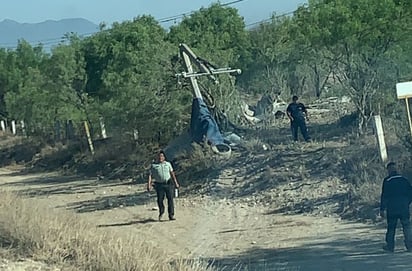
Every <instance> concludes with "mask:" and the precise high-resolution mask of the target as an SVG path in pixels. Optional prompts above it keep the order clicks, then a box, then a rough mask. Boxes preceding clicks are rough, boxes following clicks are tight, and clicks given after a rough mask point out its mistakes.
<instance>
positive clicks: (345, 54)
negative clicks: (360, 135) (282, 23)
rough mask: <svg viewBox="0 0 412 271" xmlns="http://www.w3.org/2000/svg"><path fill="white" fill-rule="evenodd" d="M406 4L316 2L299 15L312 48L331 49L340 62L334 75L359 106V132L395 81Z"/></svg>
mask: <svg viewBox="0 0 412 271" xmlns="http://www.w3.org/2000/svg"><path fill="white" fill-rule="evenodd" d="M408 6H410V5H408ZM406 7H407V6H406V1H395V0H385V1H373V0H333V1H332V0H315V1H309V6H308V7H306V8H301V9H300V10H298V12H297V13H296V16H295V20H296V24H297V29H299V30H300V33H301V35H303V36H304V37H305V40H306V41H307V43H308V46H310V47H311V48H315V49H319V50H327V56H328V57H329V58H330V60H331V61H332V63H337V68H336V70H335V71H334V72H335V76H336V77H337V78H338V79H339V81H340V82H341V84H342V85H343V86H344V88H345V89H346V91H347V92H346V93H344V94H347V95H349V96H350V97H351V98H352V100H353V101H354V103H355V105H356V107H357V110H358V113H359V131H360V132H362V131H363V129H364V128H365V126H366V125H367V123H368V121H369V119H370V118H371V116H372V115H373V114H374V113H375V112H376V111H377V103H376V100H377V99H378V98H379V96H380V95H382V92H385V91H388V90H389V89H392V86H393V84H394V79H395V77H394V74H393V72H392V71H394V70H395V69H394V65H393V64H394V63H393V61H392V60H391V59H390V58H389V53H390V51H391V50H392V49H393V48H394V47H395V46H396V44H397V42H398V41H399V39H400V38H401V37H402V35H404V34H405V31H403V30H404V29H405V26H406V25H407V24H408V21H409V19H408V16H410V15H408V14H410V9H409V11H407V10H405V8H406ZM323 52H325V51H323Z"/></svg>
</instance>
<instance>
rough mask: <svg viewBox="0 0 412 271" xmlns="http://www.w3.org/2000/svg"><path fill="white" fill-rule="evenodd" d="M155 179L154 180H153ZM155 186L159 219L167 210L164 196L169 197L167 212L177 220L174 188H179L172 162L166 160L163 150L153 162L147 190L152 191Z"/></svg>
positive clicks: (170, 217) (171, 217)
mask: <svg viewBox="0 0 412 271" xmlns="http://www.w3.org/2000/svg"><path fill="white" fill-rule="evenodd" d="M153 179H154V182H153ZM152 186H154V188H155V190H156V195H157V205H158V206H159V221H160V220H161V219H162V216H163V213H164V212H165V206H164V203H163V201H164V198H165V196H166V198H167V212H168V215H169V220H175V217H174V214H175V213H174V203H173V196H174V193H173V192H174V188H179V183H178V181H177V178H176V175H175V173H174V171H173V167H172V164H170V162H168V161H166V156H165V153H164V152H163V151H160V152H159V153H158V157H157V161H156V162H155V163H153V164H152V166H151V168H150V172H149V179H148V182H147V190H148V191H150V190H151V188H152Z"/></svg>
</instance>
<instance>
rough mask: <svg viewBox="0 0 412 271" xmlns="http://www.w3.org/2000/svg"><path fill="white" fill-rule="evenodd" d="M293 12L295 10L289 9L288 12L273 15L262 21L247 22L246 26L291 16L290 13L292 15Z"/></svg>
mask: <svg viewBox="0 0 412 271" xmlns="http://www.w3.org/2000/svg"><path fill="white" fill-rule="evenodd" d="M293 13H295V11H289V12H286V13H282V14H279V15H276V16H272V17H270V18H267V19H263V20H260V21H257V22H254V23H250V24H247V25H246V27H250V26H253V25H258V24H264V23H267V22H271V21H272V20H273V19H277V18H282V17H285V16H289V15H292V14H293Z"/></svg>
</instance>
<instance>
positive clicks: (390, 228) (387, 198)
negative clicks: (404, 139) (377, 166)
mask: <svg viewBox="0 0 412 271" xmlns="http://www.w3.org/2000/svg"><path fill="white" fill-rule="evenodd" d="M386 168H387V170H388V176H387V177H386V178H385V179H384V180H383V184H382V194H381V204H380V216H381V217H384V216H385V210H386V221H387V231H386V238H385V240H386V245H385V246H383V249H384V250H385V251H388V252H393V251H394V248H395V231H396V225H397V223H398V219H399V220H400V221H401V224H402V228H403V235H404V241H405V247H406V249H407V251H409V252H411V251H412V239H411V225H410V215H409V204H410V203H411V199H412V197H411V196H412V186H411V184H410V183H409V180H408V179H406V178H405V177H403V176H402V175H400V174H398V172H397V170H396V164H395V163H394V162H390V163H388V165H387V166H386Z"/></svg>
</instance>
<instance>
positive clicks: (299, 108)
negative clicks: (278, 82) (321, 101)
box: [286, 95, 310, 142]
mask: <svg viewBox="0 0 412 271" xmlns="http://www.w3.org/2000/svg"><path fill="white" fill-rule="evenodd" d="M298 99H299V98H298V96H296V95H295V96H293V97H292V103H290V104H289V105H288V107H287V108H286V113H287V115H288V117H289V119H290V128H291V130H292V137H293V140H294V141H298V129H300V132H301V133H302V136H303V138H304V139H305V141H306V142H309V141H310V137H309V134H308V128H307V127H306V122H305V118H306V120H309V117H308V111H307V110H306V107H305V105H304V104H303V103H298Z"/></svg>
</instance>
